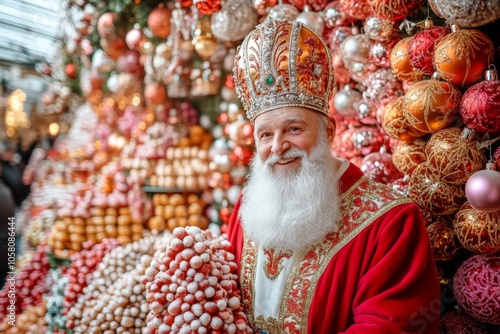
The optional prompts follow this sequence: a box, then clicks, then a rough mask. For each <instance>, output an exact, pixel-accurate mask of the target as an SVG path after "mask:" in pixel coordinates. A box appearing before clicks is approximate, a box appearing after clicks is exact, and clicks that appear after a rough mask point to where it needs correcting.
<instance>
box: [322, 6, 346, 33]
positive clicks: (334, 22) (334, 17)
mask: <svg viewBox="0 0 500 334" xmlns="http://www.w3.org/2000/svg"><path fill="white" fill-rule="evenodd" d="M321 15H322V16H323V21H324V22H325V27H327V28H328V29H332V28H335V27H339V26H345V25H347V24H349V23H351V22H352V20H351V19H349V18H348V17H347V15H346V14H345V13H344V12H343V11H342V10H341V9H340V0H334V1H332V2H330V3H329V4H327V5H326V7H325V8H324V9H323V11H322V12H321Z"/></svg>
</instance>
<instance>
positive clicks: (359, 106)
mask: <svg viewBox="0 0 500 334" xmlns="http://www.w3.org/2000/svg"><path fill="white" fill-rule="evenodd" d="M354 108H355V109H356V117H357V118H358V120H359V122H360V123H361V124H365V125H376V124H377V103H376V102H375V101H373V100H371V99H367V98H362V99H361V100H359V101H358V102H356V103H354Z"/></svg>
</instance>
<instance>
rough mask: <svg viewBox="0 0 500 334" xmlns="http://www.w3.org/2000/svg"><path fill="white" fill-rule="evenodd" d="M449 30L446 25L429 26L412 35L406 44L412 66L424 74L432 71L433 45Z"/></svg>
mask: <svg viewBox="0 0 500 334" xmlns="http://www.w3.org/2000/svg"><path fill="white" fill-rule="evenodd" d="M450 32H451V30H450V28H448V27H430V28H427V29H424V30H422V31H420V32H418V33H417V34H416V35H415V36H413V37H412V38H411V40H410V44H409V45H408V56H409V58H410V62H411V64H412V65H413V67H414V68H416V69H418V70H420V71H422V73H424V74H429V75H430V74H432V73H434V64H433V55H434V46H435V45H436V44H437V43H439V42H440V41H441V40H442V39H443V37H444V36H446V35H448V34H449V33H450Z"/></svg>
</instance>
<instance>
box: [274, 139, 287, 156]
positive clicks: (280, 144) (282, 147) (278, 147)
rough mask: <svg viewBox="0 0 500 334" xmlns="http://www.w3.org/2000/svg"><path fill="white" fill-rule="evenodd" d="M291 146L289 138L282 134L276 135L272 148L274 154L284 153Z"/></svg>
mask: <svg viewBox="0 0 500 334" xmlns="http://www.w3.org/2000/svg"><path fill="white" fill-rule="evenodd" d="M289 148H290V143H289V142H288V140H286V139H285V138H283V136H282V135H275V136H274V139H273V146H272V148H271V150H272V152H273V153H274V154H282V153H283V152H285V151H286V150H288V149H289Z"/></svg>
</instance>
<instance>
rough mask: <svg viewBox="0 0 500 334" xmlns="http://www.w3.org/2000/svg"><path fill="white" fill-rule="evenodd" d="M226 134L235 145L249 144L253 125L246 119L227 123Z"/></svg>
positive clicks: (251, 140) (251, 138)
mask: <svg viewBox="0 0 500 334" xmlns="http://www.w3.org/2000/svg"><path fill="white" fill-rule="evenodd" d="M228 136H229V138H230V139H231V140H232V141H234V142H235V143H236V144H237V145H250V144H251V143H252V142H253V125H252V123H250V122H249V121H248V120H237V121H235V122H232V123H230V124H228Z"/></svg>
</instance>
